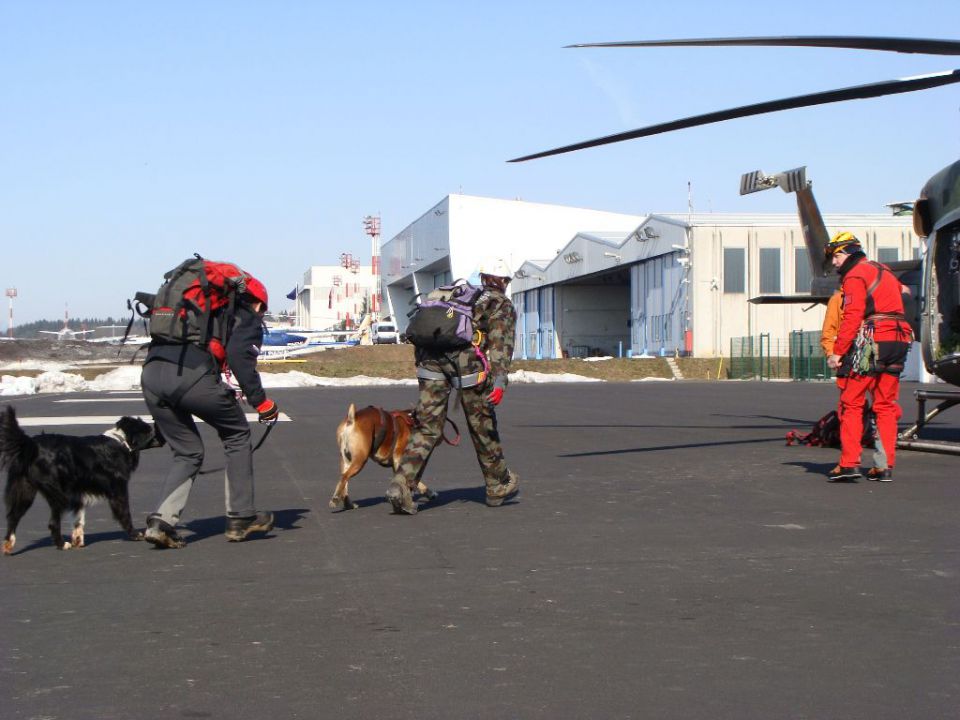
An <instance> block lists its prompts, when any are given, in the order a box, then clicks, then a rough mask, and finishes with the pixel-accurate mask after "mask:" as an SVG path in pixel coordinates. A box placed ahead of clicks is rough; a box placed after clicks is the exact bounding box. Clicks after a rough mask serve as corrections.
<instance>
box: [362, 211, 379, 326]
mask: <svg viewBox="0 0 960 720" xmlns="http://www.w3.org/2000/svg"><path fill="white" fill-rule="evenodd" d="M363 229H364V232H366V233H367V235H369V236H370V238H371V241H372V247H371V251H370V257H371V261H370V266H371V271H372V273H373V291H372V292H371V293H370V314H371V315H372V316H373V317H374V318H379V316H380V215H379V214H377V215H367V216H366V217H365V218H364V219H363Z"/></svg>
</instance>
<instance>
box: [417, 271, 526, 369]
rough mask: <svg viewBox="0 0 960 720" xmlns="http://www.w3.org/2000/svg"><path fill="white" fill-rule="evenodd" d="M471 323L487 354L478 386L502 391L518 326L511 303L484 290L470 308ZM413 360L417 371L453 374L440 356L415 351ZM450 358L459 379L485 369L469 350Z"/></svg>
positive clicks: (505, 298)
mask: <svg viewBox="0 0 960 720" xmlns="http://www.w3.org/2000/svg"><path fill="white" fill-rule="evenodd" d="M473 323H474V327H475V328H477V329H479V330H480V332H481V333H483V340H482V341H481V343H480V351H481V352H482V353H483V354H484V355H486V358H487V362H488V363H489V366H490V369H489V374H488V375H486V376H484V378H483V380H482V381H481V382H480V383H479V384H480V385H481V386H484V387H501V388H505V387H506V386H507V373H508V372H509V371H510V361H511V360H512V358H513V345H514V329H515V328H516V325H517V312H516V310H514V308H513V303H512V302H510V298H508V297H507V296H506V295H505V294H504V293H502V292H500V291H499V290H496V289H494V288H490V287H486V288H484V291H483V293H482V294H481V295H480V298H479V299H478V300H477V302H476V304H475V305H474V306H473ZM414 357H415V359H416V362H417V367H418V368H424V369H426V370H429V371H432V372H441V373H445V374H450V373H451V372H454V371H453V368H452V367H451V363H450V362H448V361H446V360H445V359H444V356H442V355H436V354H434V353H430V352H428V351H426V350H422V349H420V348H417V350H416V353H415V356H414ZM452 358H453V359H455V360H456V363H457V365H459V368H460V375H461V377H464V378H466V377H468V376H470V375H473V374H475V373H479V372H483V371H484V370H485V368H484V363H483V360H482V359H481V358H480V357H479V356H478V355H477V352H476V350H475V349H474V348H472V347H470V348H467V349H466V350H461V351H460V352H459V353H457V354H456V355H455V356H452ZM465 384H467V383H465Z"/></svg>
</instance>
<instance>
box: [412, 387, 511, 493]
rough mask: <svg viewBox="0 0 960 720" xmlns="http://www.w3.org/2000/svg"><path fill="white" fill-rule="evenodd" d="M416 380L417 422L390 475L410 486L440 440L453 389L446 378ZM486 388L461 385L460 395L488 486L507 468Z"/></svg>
mask: <svg viewBox="0 0 960 720" xmlns="http://www.w3.org/2000/svg"><path fill="white" fill-rule="evenodd" d="M419 382H420V397H419V398H418V400H417V409H416V425H415V426H414V428H413V431H412V432H411V433H410V440H409V441H408V442H407V449H406V451H405V452H404V454H403V460H401V462H400V466H399V467H398V468H397V472H396V474H395V475H394V478H393V482H395V483H399V484H405V485H406V486H407V487H408V488H410V489H411V490H413V489H414V488H415V487H416V485H417V482H419V480H420V477H421V476H422V475H423V471H424V468H426V466H427V461H428V460H429V459H430V455H431V454H433V450H434V448H436V447H437V445H438V444H439V443H440V440H441V438H442V433H443V426H444V422H445V421H446V419H447V409H448V404H449V400H450V393H451V392H453V388H451V387H450V385H449V384H447V382H446V381H445V380H424V379H420V381H419ZM481 387H482V386H481ZM488 392H489V391H487V392H484V391H483V390H481V389H479V388H476V387H472V388H464V390H463V393H462V396H463V413H464V416H465V417H466V421H467V430H468V431H469V433H470V439H471V440H473V447H474V449H475V450H476V451H477V462H478V463H480V470H481V472H482V473H483V480H484V483H485V484H486V486H487V487H488V488H489V487H496V486H498V485H500V483H501V482H504V481H505V478H506V477H507V471H508V469H507V463H506V460H504V459H503V448H502V447H501V446H500V433H499V432H498V430H497V415H496V412H495V411H494V407H493V405H491V404H490V403H488V402H487V400H486V396H487V394H488Z"/></svg>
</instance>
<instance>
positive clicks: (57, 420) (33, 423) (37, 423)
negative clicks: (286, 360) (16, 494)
mask: <svg viewBox="0 0 960 720" xmlns="http://www.w3.org/2000/svg"><path fill="white" fill-rule="evenodd" d="M131 417H138V418H140V419H141V420H143V421H144V422H153V418H152V417H151V416H150V415H133V416H131ZM259 417H260V416H259V415H258V414H257V413H246V418H247V422H250V423H255V422H257V420H258V418H259ZM194 419H195V420H196V421H197V422H198V423H202V422H203V420H201V419H199V418H194ZM279 421H280V422H293V418H291V417H290V416H289V415H287V414H286V413H283V412H282V413H280V417H279ZM17 422H19V423H20V426H21V427H50V426H51V425H106V426H110V427H112V426H113V425H115V424H116V423H117V416H116V415H87V416H81V415H73V416H70V415H59V416H52V417H29V418H22V417H18V418H17Z"/></svg>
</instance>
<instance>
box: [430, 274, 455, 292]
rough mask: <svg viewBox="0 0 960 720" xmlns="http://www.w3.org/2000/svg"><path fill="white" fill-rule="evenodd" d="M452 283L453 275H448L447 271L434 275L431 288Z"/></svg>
mask: <svg viewBox="0 0 960 720" xmlns="http://www.w3.org/2000/svg"><path fill="white" fill-rule="evenodd" d="M452 282H453V275H451V274H450V271H449V270H446V271H444V272H441V273H435V274H434V276H433V286H434V287H435V288H438V287H440V286H442V285H449V284H450V283H452Z"/></svg>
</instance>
